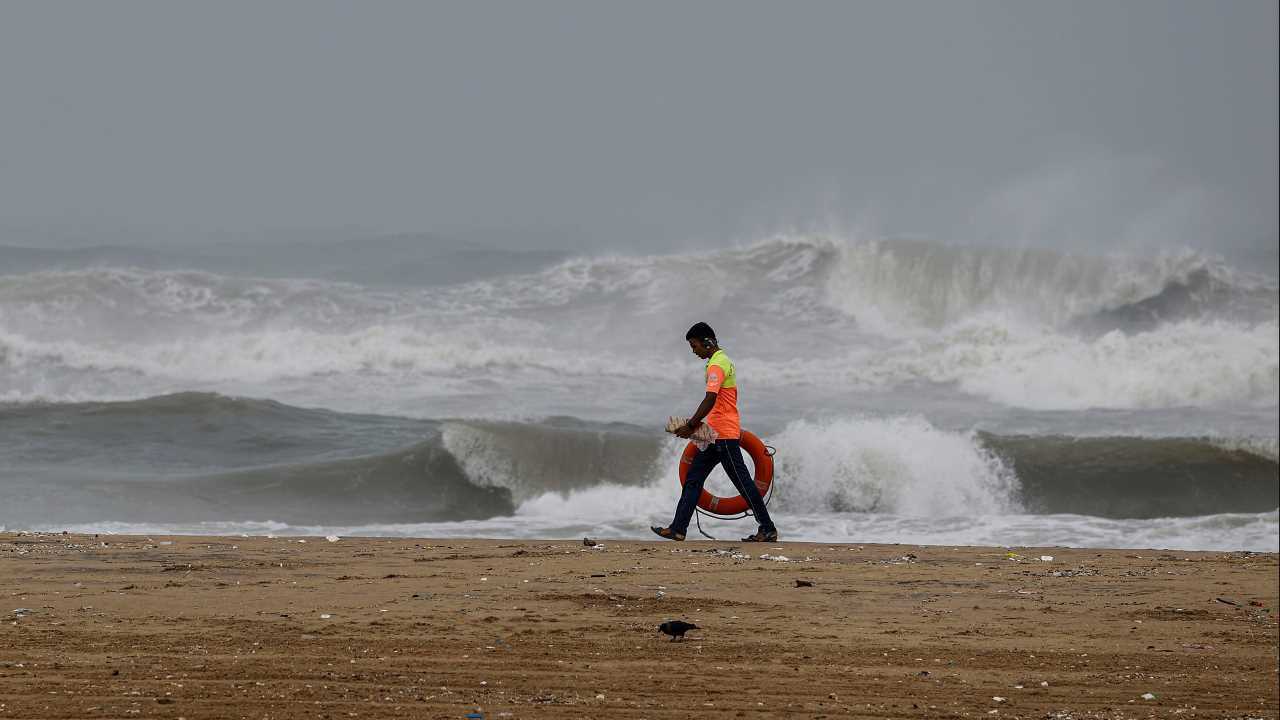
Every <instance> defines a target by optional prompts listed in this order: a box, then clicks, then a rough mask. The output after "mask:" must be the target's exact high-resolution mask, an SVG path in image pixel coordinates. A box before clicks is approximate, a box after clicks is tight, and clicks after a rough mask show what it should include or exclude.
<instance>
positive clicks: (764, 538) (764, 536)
mask: <svg viewBox="0 0 1280 720" xmlns="http://www.w3.org/2000/svg"><path fill="white" fill-rule="evenodd" d="M742 542H778V531H777V530H757V531H756V534H755V535H748V536H746V537H744V538H742Z"/></svg>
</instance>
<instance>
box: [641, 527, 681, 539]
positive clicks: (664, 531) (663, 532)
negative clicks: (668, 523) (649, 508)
mask: <svg viewBox="0 0 1280 720" xmlns="http://www.w3.org/2000/svg"><path fill="white" fill-rule="evenodd" d="M649 529H650V530H652V531H653V534H655V535H657V536H658V537H664V538H666V539H668V540H675V541H676V542H679V541H681V540H684V533H678V532H676V531H674V530H672V529H671V528H664V527H651V528H649Z"/></svg>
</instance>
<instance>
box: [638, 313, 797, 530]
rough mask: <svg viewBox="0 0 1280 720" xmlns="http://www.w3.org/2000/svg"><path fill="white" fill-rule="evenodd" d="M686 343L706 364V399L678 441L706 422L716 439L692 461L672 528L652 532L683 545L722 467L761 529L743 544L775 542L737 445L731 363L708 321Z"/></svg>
mask: <svg viewBox="0 0 1280 720" xmlns="http://www.w3.org/2000/svg"><path fill="white" fill-rule="evenodd" d="M684 338H685V340H688V341H689V348H690V349H692V350H693V354H694V355H697V356H698V357H700V358H702V359H703V360H706V361H707V375H706V379H707V394H706V396H704V397H703V398H702V404H701V405H699V406H698V410H697V412H695V413H694V414H693V417H691V418H689V421H688V422H686V423H685V424H684V426H683V427H680V428H678V429H676V430H675V431H674V432H675V435H676V436H677V437H682V438H688V437H692V436H693V434H694V433H695V432H697V431H698V428H699V426H701V425H702V423H703V420H704V419H705V421H706V423H707V425H709V426H711V429H712V430H714V431H715V435H716V439H715V442H713V443H711V444H710V445H707V447H706V448H704V449H702V450H700V451H699V452H698V454H697V455H694V456H693V461H692V463H691V464H690V465H689V472H688V474H687V475H686V477H685V483H684V490H682V491H681V493H680V502H679V503H678V504H677V505H676V516H675V519H673V520H672V521H671V526H670V527H665V528H664V527H655V528H651V529H652V530H653V531H654V532H655V533H657V534H658V535H660V536H661V537H664V538H667V539H669V540H684V535H685V532H686V531H688V529H689V520H691V519H692V518H693V511H694V508H695V507H696V506H697V504H698V496H699V495H701V494H702V485H703V483H705V482H706V480H707V476H708V475H710V474H711V471H712V470H714V469H715V467H716V465H720V466H723V467H724V471H725V473H726V474H727V475H728V476H729V480H731V481H732V482H733V486H734V487H735V488H737V489H738V492H739V493H741V495H742V497H744V498H746V500H747V504H748V505H749V506H750V507H751V513H752V514H753V515H755V518H756V522H758V523H759V524H760V529H759V530H757V531H756V533H755V534H754V535H749V536H747V537H745V538H743V539H742V541H743V542H777V540H778V530H777V528H775V527H774V526H773V521H772V520H770V519H769V509H768V508H767V507H765V504H764V498H762V497H760V490H759V489H758V488H757V487H756V483H755V481H754V480H753V479H752V477H751V474H750V473H749V472H747V464H746V463H745V462H743V460H742V448H741V446H740V445H739V441H740V439H741V438H742V420H741V417H740V416H739V415H738V376H737V373H736V372H735V369H734V366H733V361H732V360H730V359H729V356H728V355H725V353H724V350H721V349H720V345H719V343H718V342H717V341H716V333H715V331H714V330H712V329H711V326H710V325H708V324H706V323H704V322H700V323H697V324H695V325H694V326H693V327H691V328H689V332H687V333H685V336H684Z"/></svg>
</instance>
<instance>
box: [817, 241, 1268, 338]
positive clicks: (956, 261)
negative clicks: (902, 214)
mask: <svg viewBox="0 0 1280 720" xmlns="http://www.w3.org/2000/svg"><path fill="white" fill-rule="evenodd" d="M831 256H832V257H831V263H832V265H831V266H832V268H833V270H832V272H831V276H830V277H829V278H828V280H827V282H826V284H825V287H824V290H825V299H826V301H827V302H828V304H830V305H831V306H832V307H835V308H838V309H840V310H842V311H844V312H846V313H849V314H851V315H857V316H860V317H862V318H863V319H864V320H866V321H867V322H868V323H870V324H871V325H872V326H874V327H875V328H876V329H877V330H879V331H880V332H882V333H886V334H893V333H896V332H900V331H901V329H902V328H904V327H905V328H917V327H931V328H940V327H945V326H947V325H949V324H952V323H955V322H957V321H961V320H963V319H965V318H969V317H971V316H974V315H976V314H983V313H991V312H996V313H1003V314H1010V315H1012V316H1015V317H1017V318H1019V319H1021V320H1023V321H1029V322H1033V323H1036V324H1043V325H1049V326H1061V325H1066V324H1070V323H1073V322H1081V321H1084V320H1086V319H1088V320H1090V321H1091V322H1090V324H1091V325H1092V326H1094V327H1099V328H1105V329H1111V328H1115V327H1133V326H1136V325H1144V326H1149V325H1150V324H1151V322H1152V321H1153V320H1161V321H1176V320H1182V319H1188V318H1197V317H1207V316H1213V315H1222V314H1231V315H1234V316H1236V317H1239V318H1241V319H1246V320H1249V321H1257V320H1260V319H1270V318H1273V317H1274V316H1275V312H1276V307H1277V303H1276V287H1275V283H1274V282H1273V281H1271V280H1270V279H1268V278H1265V277H1262V276H1254V275H1249V274H1246V273H1242V272H1240V271H1237V270H1234V269H1232V268H1230V267H1229V266H1227V265H1226V264H1224V263H1223V262H1221V261H1219V260H1215V259H1212V258H1208V257H1205V256H1203V255H1201V254H1199V253H1194V252H1189V251H1188V252H1182V253H1176V254H1169V255H1163V256H1158V257H1151V258H1133V257H1096V256H1081V255H1068V254H1062V253H1055V252H1049V251H1044V250H1035V249H1018V248H972V247H963V246H949V245H940V244H936V243H927V242H918V241H902V240H894V241H870V242H854V243H839V244H837V245H836V246H835V248H834V250H833V251H832V253H831Z"/></svg>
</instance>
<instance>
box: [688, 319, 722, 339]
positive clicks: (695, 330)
mask: <svg viewBox="0 0 1280 720" xmlns="http://www.w3.org/2000/svg"><path fill="white" fill-rule="evenodd" d="M694 338H697V339H699V340H710V341H712V342H715V339H716V331H715V330H712V329H711V326H710V325H708V324H706V323H704V322H700V323H694V324H693V327H691V328H689V332H687V333H685V334H684V339H685V340H692V339H694Z"/></svg>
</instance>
